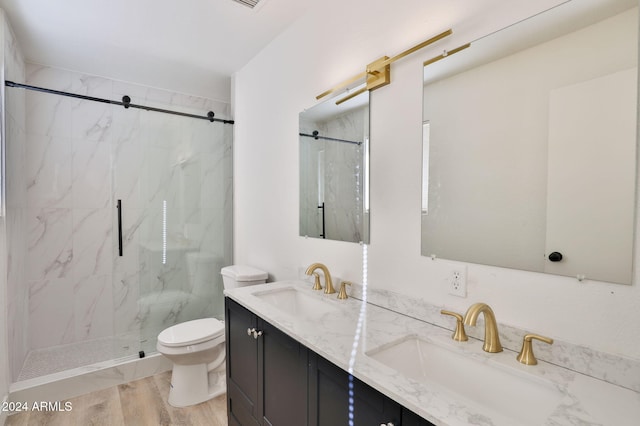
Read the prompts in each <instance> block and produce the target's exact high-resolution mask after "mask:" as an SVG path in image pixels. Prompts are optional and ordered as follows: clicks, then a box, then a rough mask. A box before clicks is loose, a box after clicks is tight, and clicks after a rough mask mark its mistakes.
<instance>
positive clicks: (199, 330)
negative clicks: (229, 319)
mask: <svg viewBox="0 0 640 426" xmlns="http://www.w3.org/2000/svg"><path fill="white" fill-rule="evenodd" d="M223 334H224V323H223V322H222V321H219V320H217V319H215V318H202V319H197V320H192V321H187V322H183V323H180V324H176V325H174V326H171V327H169V328H167V329H165V330H163V331H162V332H161V333H160V334H159V335H158V343H160V344H162V345H164V346H167V347H173V348H175V347H180V346H188V345H195V344H198V343H202V342H206V341H207V340H211V339H214V338H216V337H218V336H220V335H223Z"/></svg>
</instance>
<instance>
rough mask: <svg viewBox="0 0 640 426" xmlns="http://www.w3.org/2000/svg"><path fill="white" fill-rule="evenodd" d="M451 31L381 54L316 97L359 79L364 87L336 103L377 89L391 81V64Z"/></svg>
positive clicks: (319, 97)
mask: <svg viewBox="0 0 640 426" xmlns="http://www.w3.org/2000/svg"><path fill="white" fill-rule="evenodd" d="M452 33H453V31H452V30H450V29H449V30H446V31H444V32H442V33H440V34H438V35H436V36H434V37H431V38H430V39H428V40H425V41H423V42H422V43H420V44H417V45H415V46H413V47H412V48H410V49H407V50H405V51H403V52H402V53H399V54H397V55H396V56H393V57H391V58H389V57H388V56H383V57H382V58H380V59H377V60H375V61H373V62H372V63H370V64H369V65H367V66H366V68H365V71H364V72H362V73H360V74H357V75H355V76H353V77H351V78H349V79H347V80H345V81H343V82H342V83H340V84H338V85H336V86H334V87H332V88H331V89H329V90H327V91H325V92H323V93H321V94H320V95H318V96H316V99H321V98H323V97H325V96H327V95H329V94H331V93H333V92H335V91H336V90H338V89H342V88H344V87H347V86H348V85H349V84H352V83H355V82H356V81H358V80H361V79H365V81H366V87H365V88H364V89H361V90H358V91H357V92H354V93H351V94H349V95H348V96H347V97H345V98H342V99H340V100H338V101H337V102H336V104H341V103H343V102H345V101H347V100H349V99H351V98H353V97H355V96H357V95H359V94H360V93H363V92H364V91H365V90H369V91H372V90H375V89H378V88H380V87H383V86H386V85H387V84H389V83H391V64H392V63H394V62H396V61H397V60H399V59H402V58H404V57H405V56H407V55H410V54H412V53H414V52H416V51H418V50H420V49H422V48H423V47H426V46H428V45H430V44H432V43H435V42H436V41H438V40H441V39H443V38H445V37H447V36H449V35H451V34H452Z"/></svg>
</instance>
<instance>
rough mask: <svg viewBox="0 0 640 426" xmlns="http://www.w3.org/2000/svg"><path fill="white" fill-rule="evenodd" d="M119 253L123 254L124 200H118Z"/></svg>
mask: <svg viewBox="0 0 640 426" xmlns="http://www.w3.org/2000/svg"><path fill="white" fill-rule="evenodd" d="M117 209H118V254H119V255H120V256H122V200H118V205H117Z"/></svg>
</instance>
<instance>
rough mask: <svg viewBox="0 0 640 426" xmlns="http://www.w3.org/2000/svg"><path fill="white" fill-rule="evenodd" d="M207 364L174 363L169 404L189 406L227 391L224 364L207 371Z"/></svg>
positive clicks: (179, 406)
mask: <svg viewBox="0 0 640 426" xmlns="http://www.w3.org/2000/svg"><path fill="white" fill-rule="evenodd" d="M207 370H208V365H207V364H195V365H176V364H174V365H173V372H172V373H171V387H170V390H169V405H171V406H172V407H177V408H181V407H188V406H190V405H196V404H200V403H201V402H205V401H208V400H210V399H213V398H215V397H216V396H219V395H222V394H223V393H225V392H226V379H225V369H224V364H223V365H222V366H221V368H217V369H215V370H213V371H210V372H207Z"/></svg>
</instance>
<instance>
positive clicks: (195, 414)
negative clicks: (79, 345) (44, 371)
mask: <svg viewBox="0 0 640 426" xmlns="http://www.w3.org/2000/svg"><path fill="white" fill-rule="evenodd" d="M170 382H171V371H168V372H166V373H162V374H158V375H156V376H152V377H147V378H145V379H141V380H136V381H135V382H129V383H126V384H123V385H119V386H114V387H112V388H108V389H104V390H101V391H96V392H92V393H89V394H86V395H81V396H78V397H75V398H71V399H69V400H67V401H69V402H71V407H72V409H71V410H70V411H66V412H65V411H26V412H22V413H17V414H13V415H11V416H9V417H8V418H7V421H6V423H5V426H25V425H28V426H34V425H43V426H44V425H56V426H58V425H60V426H71V425H78V426H87V425H95V426H103V425H104V426H118V425H127V426H128V425H131V426H147V425H148V426H156V425H183V426H199V425H203V426H227V404H226V395H225V394H223V395H220V396H219V397H217V398H214V399H212V400H210V401H207V402H203V403H202V404H198V405H194V406H192V407H186V408H174V407H172V406H170V405H169V403H168V402H167V396H168V395H169V385H170ZM62 407H64V402H63V403H62Z"/></svg>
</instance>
